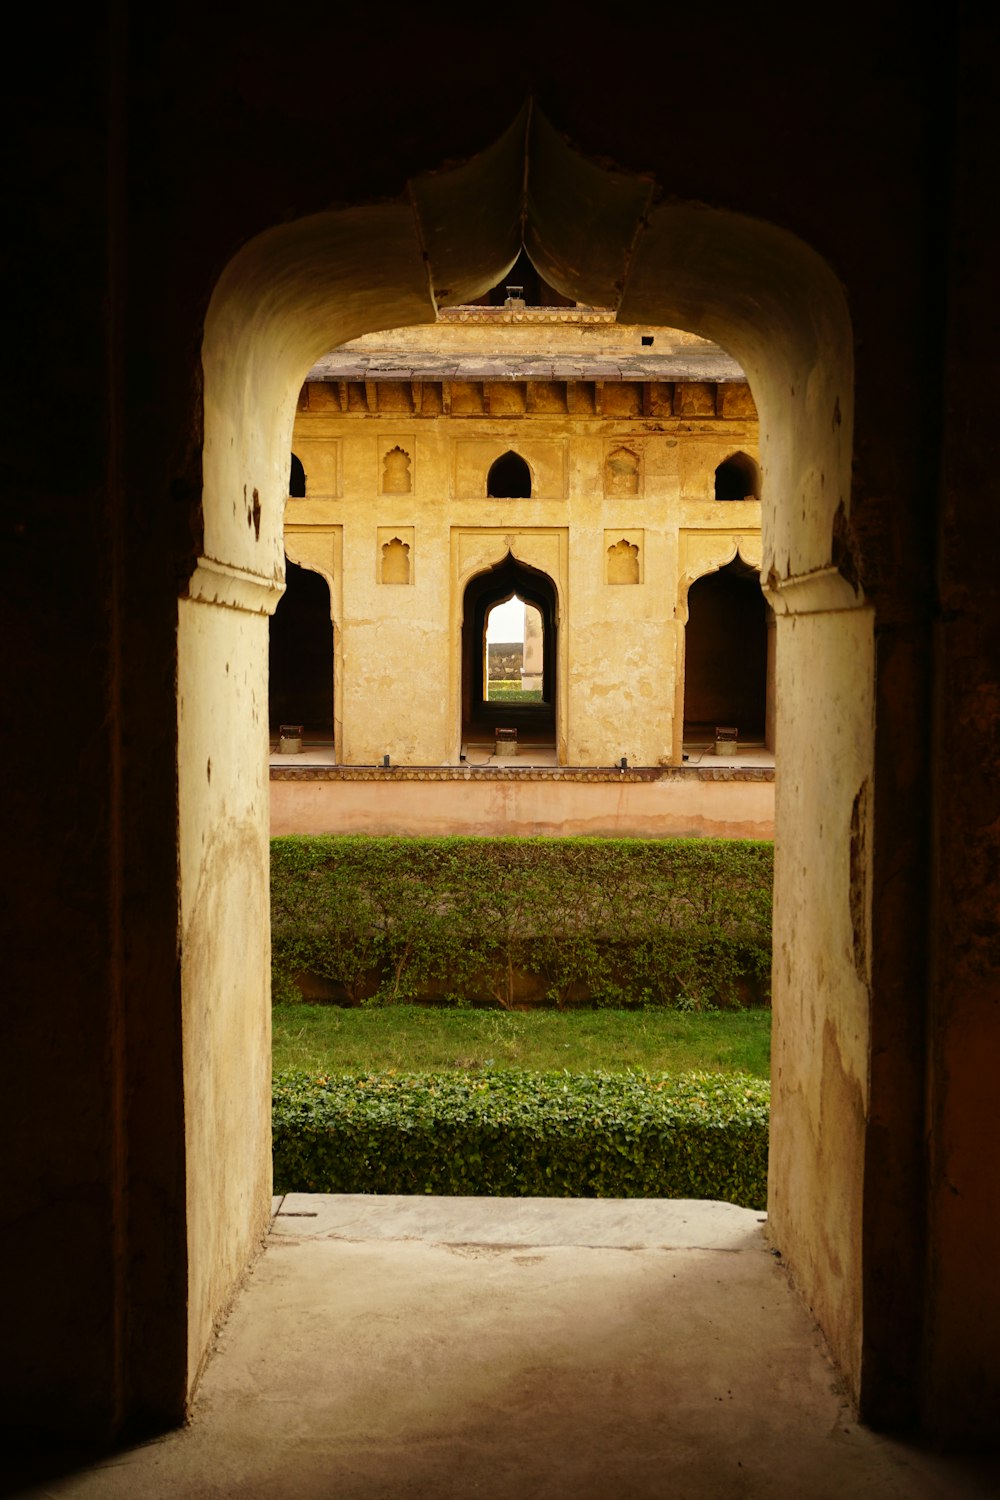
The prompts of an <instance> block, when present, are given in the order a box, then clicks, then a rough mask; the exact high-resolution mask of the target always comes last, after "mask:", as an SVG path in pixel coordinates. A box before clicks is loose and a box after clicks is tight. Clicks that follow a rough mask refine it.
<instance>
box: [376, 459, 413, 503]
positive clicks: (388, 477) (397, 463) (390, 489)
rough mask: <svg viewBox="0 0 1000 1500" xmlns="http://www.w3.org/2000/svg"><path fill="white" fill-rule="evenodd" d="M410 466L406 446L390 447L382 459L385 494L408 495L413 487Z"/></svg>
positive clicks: (383, 491) (383, 490) (383, 489)
mask: <svg viewBox="0 0 1000 1500" xmlns="http://www.w3.org/2000/svg"><path fill="white" fill-rule="evenodd" d="M410 468H411V465H410V455H409V454H408V453H407V452H406V450H405V448H399V447H396V448H390V449H389V451H388V453H387V454H386V455H385V457H384V458H383V460H382V493H383V495H408V494H409V493H410V491H411V489H412V488H413V481H412V478H411V474H410Z"/></svg>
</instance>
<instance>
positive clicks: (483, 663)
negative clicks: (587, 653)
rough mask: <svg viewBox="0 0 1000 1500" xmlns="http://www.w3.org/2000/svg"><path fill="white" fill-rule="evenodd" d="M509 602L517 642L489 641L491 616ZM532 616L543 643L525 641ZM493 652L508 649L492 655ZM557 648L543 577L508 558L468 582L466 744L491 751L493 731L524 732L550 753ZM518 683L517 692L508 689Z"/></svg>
mask: <svg viewBox="0 0 1000 1500" xmlns="http://www.w3.org/2000/svg"><path fill="white" fill-rule="evenodd" d="M514 599H517V600H519V601H520V602H521V603H522V604H523V605H524V606H525V609H524V616H523V621H524V623H523V625H522V626H521V632H520V640H511V641H500V640H496V641H491V640H490V639H489V635H490V631H489V622H490V618H491V616H492V615H493V614H494V612H495V611H496V610H497V609H498V607H500V606H502V605H504V604H506V603H507V602H508V601H511V600H514ZM532 616H534V617H535V618H536V619H537V622H538V633H539V635H540V639H539V638H538V637H537V636H535V635H532V637H531V639H530V641H528V640H526V636H527V634H528V632H527V628H526V627H527V625H528V621H529V619H531V617H532ZM491 646H495V647H498V648H504V647H506V648H507V649H506V650H502V649H497V650H494V651H492V652H491ZM557 648H558V598H557V592H556V586H555V584H554V583H553V581H552V579H551V578H549V577H548V575H547V574H545V573H542V572H540V571H538V570H537V569H535V568H530V567H528V566H527V565H526V564H525V563H521V562H518V561H517V560H516V558H514V557H513V556H512V555H511V554H510V553H508V554H507V557H506V558H505V559H504V560H503V562H501V563H498V564H497V566H496V567H494V568H490V569H489V570H488V571H487V572H485V573H480V574H478V575H477V576H476V577H475V578H473V579H471V580H470V581H469V583H468V584H467V585H466V588H465V594H464V598H463V608H462V741H463V743H464V744H466V745H476V744H480V743H488V742H489V741H490V739H491V738H492V736H493V731H494V730H495V729H500V728H503V729H517V730H519V731H521V732H522V733H523V736H524V738H525V739H526V740H530V743H531V744H532V745H533V746H535V747H541V746H543V745H544V746H550V747H551V748H554V746H555V720H556V661H557ZM491 665H492V667H493V669H494V670H493V673H492V674H491V671H490V668H491ZM515 681H516V683H517V687H516V688H513V689H512V690H511V689H508V688H507V687H506V684H507V683H511V684H512V685H513V683H514V682H515ZM526 681H527V683H529V684H530V686H526V685H525V682H526Z"/></svg>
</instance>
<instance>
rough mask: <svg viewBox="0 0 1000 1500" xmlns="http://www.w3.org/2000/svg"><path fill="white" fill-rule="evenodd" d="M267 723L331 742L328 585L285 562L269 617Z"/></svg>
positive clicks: (274, 729) (272, 727)
mask: <svg viewBox="0 0 1000 1500" xmlns="http://www.w3.org/2000/svg"><path fill="white" fill-rule="evenodd" d="M268 719H269V722H270V730H271V737H272V739H273V738H274V736H275V735H276V734H277V733H278V730H279V728H280V726H281V725H282V724H301V725H302V726H303V728H304V729H305V730H306V733H307V734H308V735H309V736H310V738H312V739H315V740H318V741H320V742H322V743H331V744H332V743H333V624H332V622H331V618H330V586H329V584H328V583H327V581H326V579H325V578H323V577H322V575H321V574H319V573H314V572H312V571H311V570H310V569H309V568H300V567H299V565H298V563H294V562H292V560H291V558H286V559H285V592H284V594H283V596H282V598H281V601H280V603H279V604H278V607H277V609H276V610H275V611H274V614H273V615H272V616H271V629H270V638H269V642H268Z"/></svg>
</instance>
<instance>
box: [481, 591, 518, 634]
mask: <svg viewBox="0 0 1000 1500" xmlns="http://www.w3.org/2000/svg"><path fill="white" fill-rule="evenodd" d="M523 640H524V600H523V599H519V598H518V597H517V595H516V594H515V595H514V597H513V599H508V600H507V602H506V604H498V605H497V606H496V608H495V609H493V610H491V611H490V617H489V619H488V620H487V621H486V641H487V644H489V642H490V641H523Z"/></svg>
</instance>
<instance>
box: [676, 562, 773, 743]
mask: <svg viewBox="0 0 1000 1500" xmlns="http://www.w3.org/2000/svg"><path fill="white" fill-rule="evenodd" d="M769 613H770V611H769V609H768V606H767V602H766V600H765V598H764V595H763V593H762V592H761V587H760V574H759V572H758V571H757V569H756V568H753V567H751V566H750V565H749V563H745V562H744V561H743V559H742V558H741V557H740V556H739V554H738V553H737V555H736V557H735V558H733V560H732V562H729V563H726V564H725V566H724V567H721V568H719V569H718V571H717V572H714V573H706V574H705V575H704V576H703V577H701V578H697V579H695V581H694V583H692V585H691V587H690V589H689V591H688V619H687V625H686V627H685V631H684V742H685V744H688V745H694V744H709V743H711V742H713V741H714V739H715V731H716V729H717V728H719V727H721V726H726V727H732V728H733V729H736V730H737V732H738V737H739V741H740V742H742V743H743V744H746V743H747V742H748V741H749V742H750V743H764V742H765V741H766V732H767V724H768V712H767V696H768V695H767V689H768V626H767V616H768V614H769Z"/></svg>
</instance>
